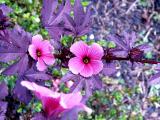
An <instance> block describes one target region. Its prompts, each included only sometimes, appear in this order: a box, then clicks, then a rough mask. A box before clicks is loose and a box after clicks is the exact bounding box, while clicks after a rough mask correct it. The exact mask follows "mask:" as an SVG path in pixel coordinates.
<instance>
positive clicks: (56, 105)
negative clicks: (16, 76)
mask: <svg viewBox="0 0 160 120" xmlns="http://www.w3.org/2000/svg"><path fill="white" fill-rule="evenodd" d="M21 84H22V86H24V87H26V88H28V89H29V90H31V91H33V92H34V94H35V95H36V97H37V98H38V99H39V100H41V102H42V106H43V110H44V111H45V114H46V115H47V117H50V116H53V115H54V116H57V115H58V116H59V115H60V114H61V113H63V112H64V111H65V110H69V109H72V108H74V107H79V108H80V109H82V110H85V111H87V112H88V113H89V114H90V113H91V112H92V110H91V109H90V108H88V107H87V106H85V105H84V104H82V103H81V100H82V95H81V94H80V92H77V93H70V94H64V93H58V92H54V91H52V90H50V89H48V88H46V87H43V86H39V85H37V84H35V83H34V82H28V81H22V82H21Z"/></svg>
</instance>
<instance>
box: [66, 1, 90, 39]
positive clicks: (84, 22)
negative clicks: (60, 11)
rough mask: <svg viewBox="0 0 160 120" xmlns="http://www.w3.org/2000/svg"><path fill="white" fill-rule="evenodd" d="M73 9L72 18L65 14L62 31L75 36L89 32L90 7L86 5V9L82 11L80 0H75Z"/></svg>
mask: <svg viewBox="0 0 160 120" xmlns="http://www.w3.org/2000/svg"><path fill="white" fill-rule="evenodd" d="M73 11H74V18H72V17H71V16H70V15H69V14H68V15H66V14H65V21H64V22H65V24H64V33H65V34H67V35H68V34H69V35H73V36H75V37H77V36H78V37H79V36H83V35H85V34H87V33H88V32H89V30H90V27H91V7H90V6H88V7H87V11H86V12H84V8H83V6H82V4H81V1H80V0H76V1H75V4H74V8H73Z"/></svg>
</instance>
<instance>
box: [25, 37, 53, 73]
mask: <svg viewBox="0 0 160 120" xmlns="http://www.w3.org/2000/svg"><path fill="white" fill-rule="evenodd" d="M53 50H54V49H53V47H52V46H51V44H50V43H49V41H48V40H44V41H43V38H42V36H41V35H35V36H33V37H32V44H31V45H29V48H28V51H29V54H30V56H31V57H32V58H33V59H35V60H37V64H36V66H37V69H38V70H39V71H44V70H45V69H46V68H47V65H52V64H53V63H54V62H55V58H54V56H53V54H52V51H53Z"/></svg>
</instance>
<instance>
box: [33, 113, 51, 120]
mask: <svg viewBox="0 0 160 120" xmlns="http://www.w3.org/2000/svg"><path fill="white" fill-rule="evenodd" d="M31 120H48V119H47V118H46V117H45V116H44V115H43V113H37V114H35V115H34V117H33V118H32V119H31Z"/></svg>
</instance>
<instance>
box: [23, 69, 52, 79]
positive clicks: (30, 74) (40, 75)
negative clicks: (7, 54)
mask: <svg viewBox="0 0 160 120" xmlns="http://www.w3.org/2000/svg"><path fill="white" fill-rule="evenodd" d="M25 77H27V78H28V79H30V80H33V79H34V80H40V79H41V80H49V79H51V78H52V77H51V76H50V75H48V74H46V73H45V72H40V71H36V70H34V69H33V68H31V69H30V70H28V71H27V72H26V73H25Z"/></svg>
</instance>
